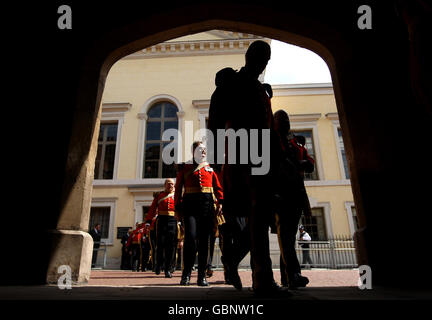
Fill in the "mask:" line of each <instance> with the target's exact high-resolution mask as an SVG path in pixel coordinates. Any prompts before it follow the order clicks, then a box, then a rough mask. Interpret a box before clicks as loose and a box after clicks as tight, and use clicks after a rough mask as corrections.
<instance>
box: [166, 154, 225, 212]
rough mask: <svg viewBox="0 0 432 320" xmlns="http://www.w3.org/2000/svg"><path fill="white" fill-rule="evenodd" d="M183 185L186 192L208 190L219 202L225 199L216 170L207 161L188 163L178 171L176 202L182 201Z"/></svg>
mask: <svg viewBox="0 0 432 320" xmlns="http://www.w3.org/2000/svg"><path fill="white" fill-rule="evenodd" d="M183 187H184V189H185V193H199V192H207V193H211V192H212V193H213V194H214V196H215V197H216V202H217V203H222V201H223V189H222V186H221V184H220V182H219V179H218V176H217V174H216V172H215V171H214V170H213V168H212V167H210V165H209V164H208V163H207V162H202V163H200V164H199V165H198V166H197V165H196V164H192V163H187V164H185V165H184V166H183V168H182V169H181V170H179V172H178V173H177V178H176V186H175V193H174V204H175V205H177V204H179V203H181V201H182V191H183Z"/></svg>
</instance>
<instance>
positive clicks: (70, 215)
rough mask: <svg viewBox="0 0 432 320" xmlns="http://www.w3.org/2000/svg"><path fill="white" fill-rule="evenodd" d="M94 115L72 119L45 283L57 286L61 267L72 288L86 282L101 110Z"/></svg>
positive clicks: (90, 253) (78, 115)
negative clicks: (68, 271)
mask: <svg viewBox="0 0 432 320" xmlns="http://www.w3.org/2000/svg"><path fill="white" fill-rule="evenodd" d="M80 111H81V112H80ZM95 111H97V113H96V112H95V115H96V117H92V115H91V114H88V111H87V112H85V111H83V110H78V111H77V116H76V117H75V119H76V121H74V126H73V128H72V136H71V143H70V146H69V155H68V160H67V168H66V177H67V178H66V182H65V186H64V189H63V202H62V204H63V206H62V210H61V212H60V216H59V220H58V223H57V228H56V230H52V231H51V232H50V233H51V239H52V241H51V242H52V249H51V259H50V262H49V266H48V272H47V282H48V283H57V281H58V278H59V277H60V276H61V275H62V274H59V273H58V268H59V267H60V266H62V265H66V266H70V268H71V272H72V279H71V280H72V282H73V283H75V284H78V283H87V281H88V280H89V278H90V272H91V260H92V254H93V239H92V237H91V236H90V234H88V233H87V231H88V223H89V218H90V207H91V195H92V189H93V186H92V183H93V178H94V166H95V159H96V154H97V139H98V133H99V127H100V118H101V112H102V108H101V107H99V109H98V110H95Z"/></svg>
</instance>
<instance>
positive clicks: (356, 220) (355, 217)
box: [351, 206, 359, 231]
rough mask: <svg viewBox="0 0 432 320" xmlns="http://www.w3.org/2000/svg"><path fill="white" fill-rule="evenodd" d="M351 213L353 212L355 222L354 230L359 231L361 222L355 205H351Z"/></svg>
mask: <svg viewBox="0 0 432 320" xmlns="http://www.w3.org/2000/svg"><path fill="white" fill-rule="evenodd" d="M351 213H352V218H353V223H354V231H357V230H358V229H359V223H358V218H357V210H356V208H355V207H354V206H351Z"/></svg>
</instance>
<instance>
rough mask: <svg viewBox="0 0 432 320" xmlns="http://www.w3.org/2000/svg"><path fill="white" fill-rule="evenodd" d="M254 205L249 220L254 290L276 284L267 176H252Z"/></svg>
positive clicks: (271, 213)
mask: <svg viewBox="0 0 432 320" xmlns="http://www.w3.org/2000/svg"><path fill="white" fill-rule="evenodd" d="M251 182H252V188H251V191H252V193H251V195H252V197H251V198H252V203H251V212H250V217H249V219H248V224H249V232H250V248H251V250H250V253H251V267H252V282H253V288H254V289H257V288H265V287H272V286H273V284H274V279H273V269H272V260H271V258H270V244H269V229H270V224H271V221H272V215H273V211H272V207H271V205H270V201H271V199H272V198H271V191H272V190H271V189H270V188H269V187H268V186H269V180H268V177H267V176H252V179H251Z"/></svg>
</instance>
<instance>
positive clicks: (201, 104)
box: [192, 99, 210, 109]
mask: <svg viewBox="0 0 432 320" xmlns="http://www.w3.org/2000/svg"><path fill="white" fill-rule="evenodd" d="M192 105H193V106H194V107H195V108H197V109H208V108H209V107H210V100H209V99H206V100H192Z"/></svg>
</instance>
